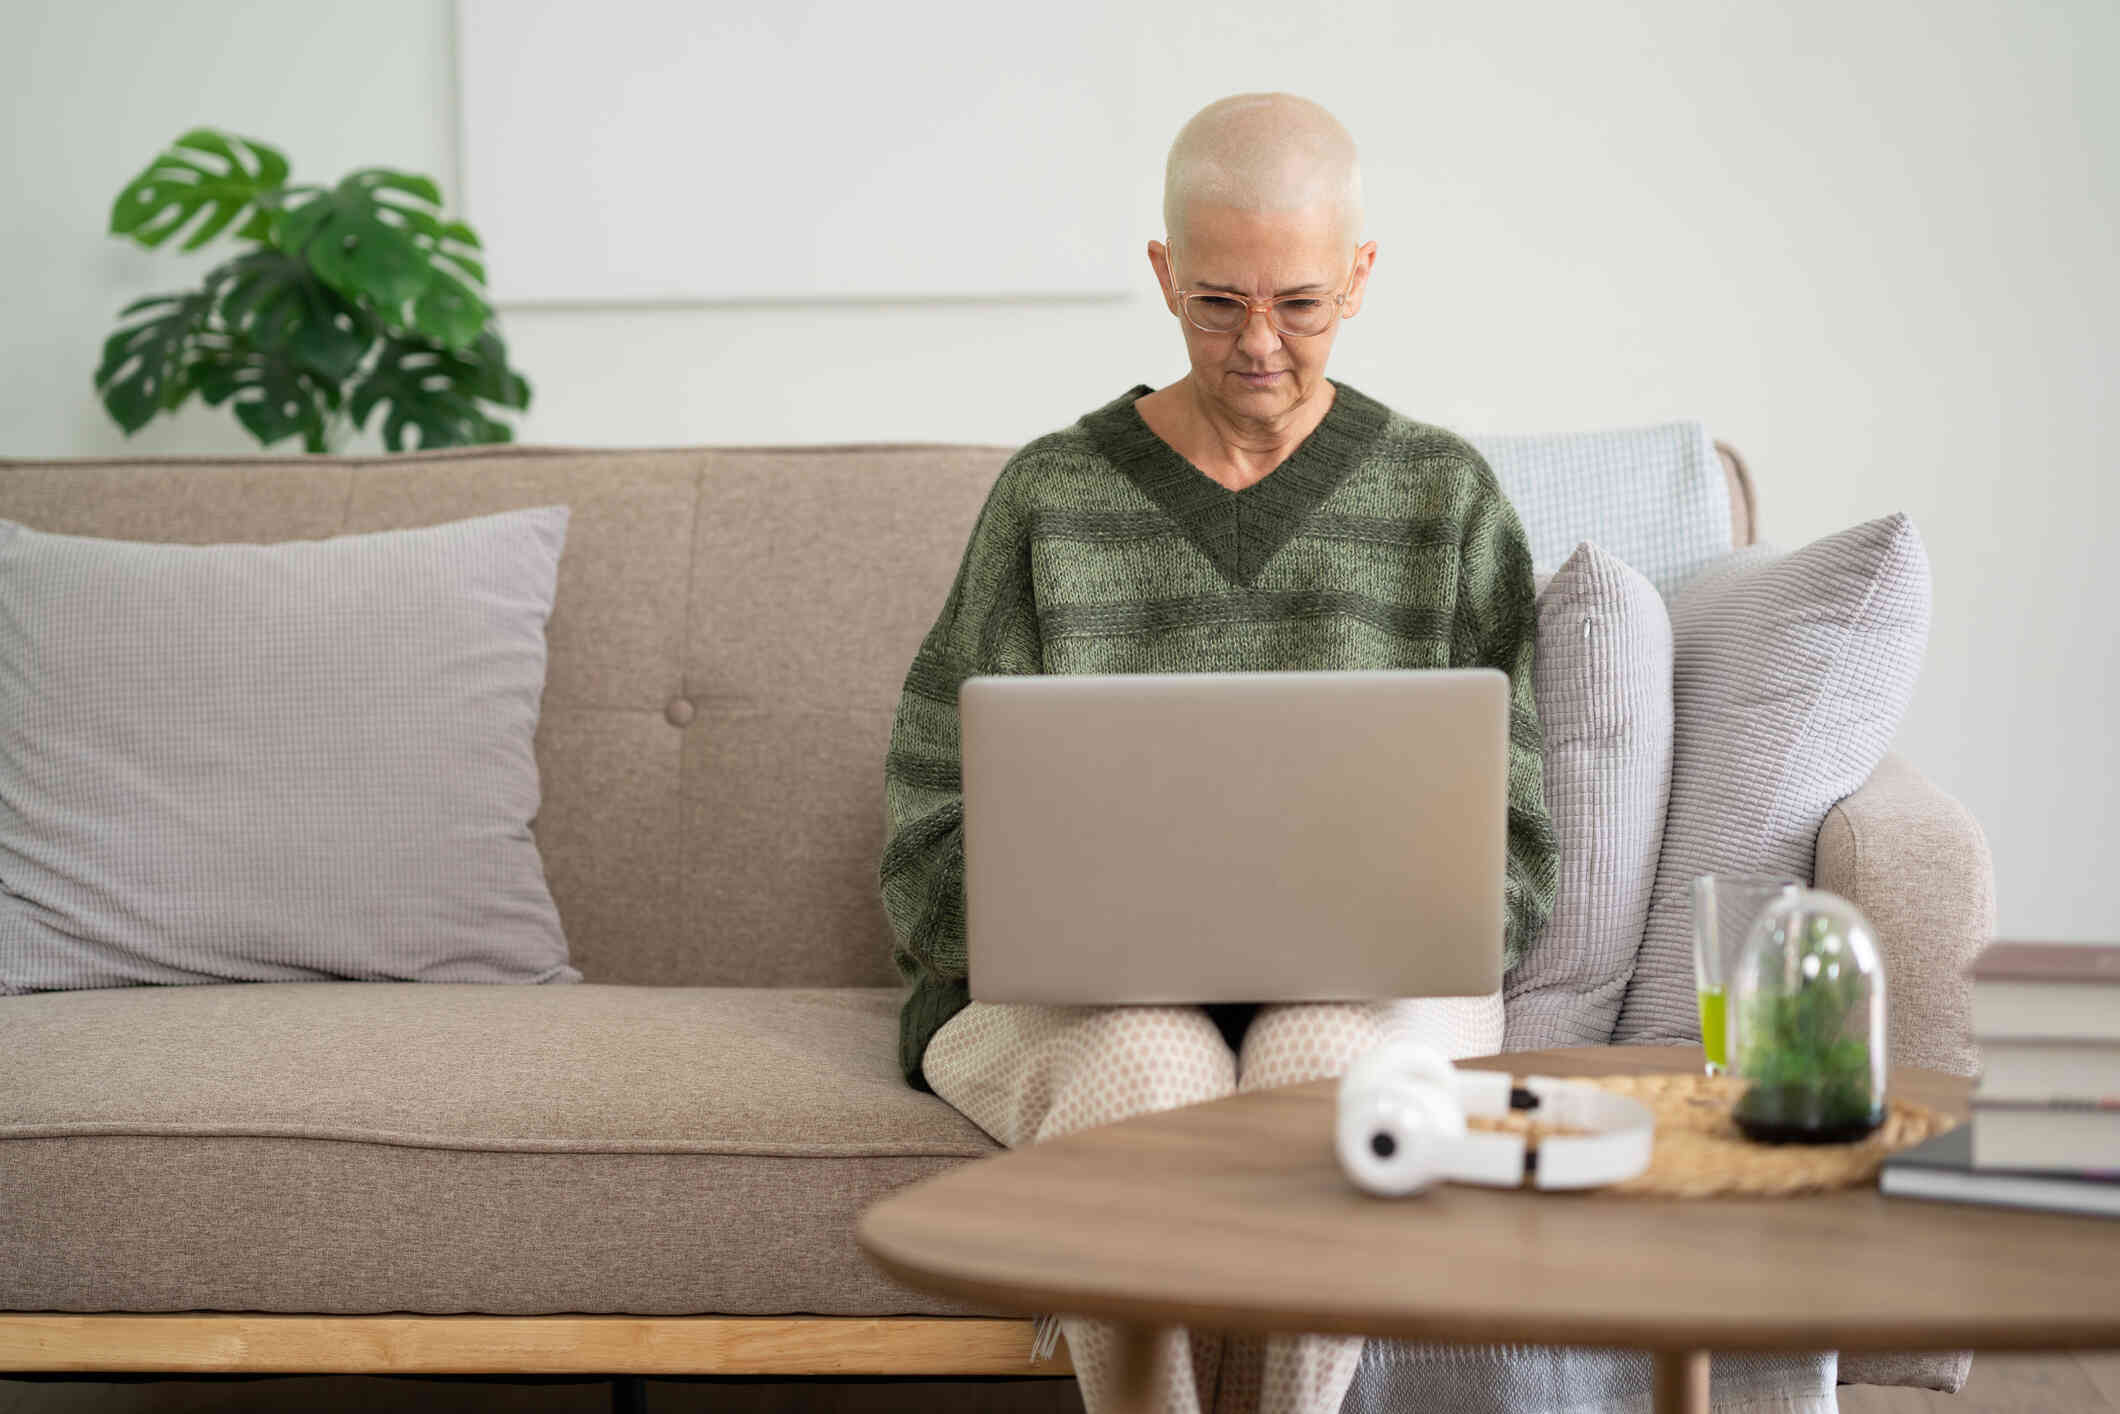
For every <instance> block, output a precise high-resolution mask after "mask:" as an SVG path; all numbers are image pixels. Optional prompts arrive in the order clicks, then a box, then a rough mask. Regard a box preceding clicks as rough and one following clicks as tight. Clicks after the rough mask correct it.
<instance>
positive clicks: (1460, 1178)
mask: <svg viewBox="0 0 2120 1414" xmlns="http://www.w3.org/2000/svg"><path fill="white" fill-rule="evenodd" d="M1511 1110H1529V1111H1532V1112H1534V1113H1536V1114H1537V1115H1538V1116H1539V1117H1540V1118H1541V1119H1545V1120H1548V1121H1550V1122H1552V1123H1554V1124H1558V1125H1563V1126H1566V1127H1568V1128H1571V1129H1587V1130H1590V1131H1592V1132H1591V1133H1589V1134H1574V1135H1551V1136H1549V1137H1547V1138H1545V1139H1543V1140H1541V1141H1540V1142H1539V1145H1538V1147H1537V1148H1535V1149H1534V1148H1531V1147H1529V1146H1528V1145H1527V1144H1526V1143H1525V1142H1524V1136H1523V1135H1521V1134H1510V1133H1504V1132H1499V1131H1491V1130H1490V1131H1480V1130H1469V1129H1467V1128H1466V1126H1465V1116H1466V1115H1468V1114H1475V1115H1505V1114H1508V1113H1509V1112H1510V1111H1511ZM1655 1136H1656V1116H1655V1115H1654V1114H1653V1113H1652V1112H1651V1111H1650V1109H1649V1107H1648V1106H1647V1105H1644V1104H1642V1103H1641V1102H1640V1101H1638V1100H1630V1099H1628V1098H1626V1097H1625V1096H1623V1095H1614V1094H1612V1093H1610V1092H1608V1091H1604V1090H1600V1089H1598V1088H1597V1087H1596V1086H1594V1085H1584V1084H1582V1083H1580V1082H1570V1081H1566V1080H1556V1079H1554V1078H1552V1077H1550V1076H1543V1075H1533V1076H1527V1077H1525V1080H1524V1083H1523V1084H1522V1085H1521V1086H1517V1085H1514V1084H1512V1083H1511V1079H1510V1076H1509V1074H1508V1072H1507V1071H1500V1070H1459V1069H1457V1068H1456V1067H1455V1066H1453V1065H1451V1063H1450V1061H1449V1060H1448V1058H1446V1057H1445V1056H1444V1055H1443V1053H1442V1052H1441V1051H1438V1050H1436V1049H1435V1048H1434V1047H1433V1046H1428V1045H1423V1044H1422V1043H1420V1042H1418V1041H1412V1040H1404V1039H1395V1040H1389V1041H1385V1042H1384V1043H1383V1044H1381V1045H1379V1046H1376V1047H1375V1048H1373V1049H1371V1050H1370V1051H1368V1052H1367V1053H1366V1054H1364V1055H1362V1056H1361V1057H1360V1058H1358V1059H1357V1060H1356V1061H1355V1063H1354V1064H1353V1065H1352V1066H1350V1067H1349V1068H1348V1071H1347V1074H1346V1075H1345V1076H1343V1077H1342V1078H1341V1080H1340V1107H1339V1124H1338V1127H1337V1134H1336V1144H1337V1148H1338V1150H1339V1155H1340V1167H1341V1168H1343V1169H1345V1170H1346V1171H1347V1176H1348V1177H1349V1178H1351V1179H1353V1180H1354V1182H1355V1186H1356V1187H1358V1188H1361V1189H1362V1190H1364V1191H1365V1192H1369V1193H1374V1194H1378V1195H1380V1196H1382V1197H1387V1198H1398V1197H1403V1196H1404V1195H1406V1194H1409V1193H1419V1192H1421V1191H1422V1190H1424V1189H1426V1188H1428V1187H1430V1186H1431V1185H1433V1184H1435V1183H1436V1182H1438V1181H1439V1180H1442V1179H1449V1180H1451V1181H1452V1182H1455V1183H1476V1184H1481V1185H1484V1186H1487V1187H1492V1188H1516V1187H1520V1186H1521V1185H1522V1184H1523V1183H1524V1181H1525V1180H1526V1179H1529V1180H1531V1181H1532V1183H1533V1184H1534V1185H1535V1186H1536V1187H1539V1188H1595V1187H1597V1186H1599V1185H1600V1184H1606V1183H1617V1182H1619V1181H1620V1180H1621V1179H1626V1178H1632V1177H1634V1175H1636V1174H1638V1173H1640V1172H1641V1171H1642V1170H1643V1169H1645V1168H1647V1167H1648V1166H1649V1153H1650V1150H1651V1149H1652V1148H1653V1146H1654V1143H1655Z"/></svg>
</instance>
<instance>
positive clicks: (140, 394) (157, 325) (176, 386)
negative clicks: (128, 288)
mask: <svg viewBox="0 0 2120 1414" xmlns="http://www.w3.org/2000/svg"><path fill="white" fill-rule="evenodd" d="M146 310H153V311H154V313H152V314H149V315H148V316H147V317H146V318H145V319H142V320H140V321H138V322H137V323H134V324H128V325H126V326H125V327H124V328H122V329H120V330H118V332H117V333H115V334H113V335H111V336H110V337H109V338H108V339H105V340H104V341H103V361H102V362H101V363H99V364H98V365H97V366H96V390H97V391H98V392H99V393H101V394H102V395H103V406H104V407H105V408H107V409H109V411H110V415H111V416H112V417H113V418H115V419H116V420H117V423H118V425H119V426H120V427H122V428H124V429H125V435H126V436H128V437H130V436H131V435H132V434H133V433H135V432H137V431H139V430H140V429H141V428H142V427H145V426H146V425H147V423H148V421H149V420H150V419H151V418H153V417H154V415H155V414H156V413H158V412H166V411H174V410H175V409H176V408H177V407H179V406H180V405H181V404H182V403H183V402H184V400H185V399H186V398H188V397H190V396H191V393H192V382H191V367H190V364H191V354H192V347H191V346H192V340H193V339H194V338H195V337H197V335H198V333H199V331H200V330H202V329H204V328H205V327H206V322H207V316H208V315H209V314H210V313H211V312H212V310H213V295H212V294H211V293H210V292H206V291H201V292H199V293H196V294H189V295H150V296H148V297H147V298H146V299H142V300H134V301H133V302H132V303H131V304H129V305H127V306H125V308H124V310H123V311H122V314H138V313H141V312H143V311H146ZM121 317H122V315H121Z"/></svg>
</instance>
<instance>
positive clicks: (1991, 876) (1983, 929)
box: [1814, 753, 1995, 1075]
mask: <svg viewBox="0 0 2120 1414" xmlns="http://www.w3.org/2000/svg"><path fill="white" fill-rule="evenodd" d="M1814 877H1815V878H1816V879H1817V881H1818V887H1820V888H1822V889H1830V890H1832V891H1833V892H1834V893H1836V894H1840V895H1842V896H1844V897H1846V898H1849V899H1852V900H1854V902H1855V905H1856V907H1858V908H1860V909H1861V910H1862V911H1863V913H1864V914H1866V915H1868V917H1869V920H1870V922H1871V923H1872V924H1873V925H1874V926H1875V927H1876V929H1877V943H1878V946H1879V947H1880V948H1881V949H1882V950H1883V953H1884V969H1885V986H1886V992H1885V1019H1886V1026H1887V1028H1888V1031H1887V1044H1888V1046H1889V1048H1890V1052H1891V1058H1892V1061H1893V1063H1894V1064H1895V1065H1919V1066H1926V1067H1928V1068H1929V1069H1931V1070H1943V1071H1949V1072H1950V1073H1951V1074H1953V1075H1972V1074H1973V1073H1974V1072H1975V1071H1976V1070H1977V1069H1978V1068H1979V1055H1978V1053H1977V1052H1976V1051H1975V1050H1974V1048H1973V985H1972V983H1971V982H1969V981H1968V980H1967V979H1966V976H1965V969H1966V967H1967V966H1968V965H1969V964H1970V963H1971V962H1972V960H1973V955H1974V954H1975V953H1977V952H1979V951H1980V949H1981V948H1983V947H1985V946H1987V944H1988V941H1989V940H1990V939H1991V938H1993V937H1994V936H1995V866H1994V861H1993V859H1992V858H1991V857H1990V856H1989V854H1988V845H1987V837H1986V836H1985V835H1983V834H1982V833H1981V832H1980V826H1979V825H1978V824H1977V823H1976V822H1975V821H1974V819H1973V817H1972V815H1971V813H1970V812H1968V811H1967V810H1966V808H1965V807H1964V806H1963V805H1960V804H1959V803H1958V802H1957V801H1956V800H1954V799H1952V798H1951V797H1950V796H1948V795H1946V794H1945V793H1944V792H1943V791H1942V790H1941V789H1940V788H1939V787H1938V786H1937V785H1936V784H1935V782H1933V781H1931V780H1929V779H1928V777H1926V776H1924V775H1922V774H1921V772H1919V771H1917V770H1915V769H1914V767H1913V766H1912V765H1911V764H1910V763H1909V762H1908V761H1907V760H1906V759H1905V758H1904V757H1902V756H1899V755H1897V754H1896V753H1894V754H1891V755H1887V756H1886V757H1885V758H1884V760H1883V761H1882V762H1880V763H1879V764H1878V767H1877V769H1876V770H1875V771H1874V772H1872V773H1871V775H1870V779H1869V780H1868V781H1866V782H1865V783H1864V784H1863V785H1862V787H1861V788H1860V789H1859V790H1857V791H1856V792H1855V793H1854V794H1853V795H1850V796H1848V797H1847V798H1846V799H1845V800H1843V801H1841V802H1840V803H1839V804H1838V805H1836V806H1834V807H1833V808H1832V810H1830V811H1829V812H1827V814H1826V822H1825V824H1824V825H1822V826H1820V827H1819V831H1818V862H1817V867H1816V871H1815V874H1814Z"/></svg>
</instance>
